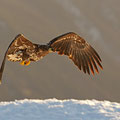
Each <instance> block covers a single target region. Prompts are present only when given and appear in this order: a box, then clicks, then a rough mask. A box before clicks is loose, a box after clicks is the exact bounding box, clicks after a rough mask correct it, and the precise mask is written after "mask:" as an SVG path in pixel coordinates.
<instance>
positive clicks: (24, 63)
mask: <svg viewBox="0 0 120 120" xmlns="http://www.w3.org/2000/svg"><path fill="white" fill-rule="evenodd" d="M20 64H21V65H26V66H28V65H29V64H30V60H28V61H22V62H21V63H20Z"/></svg>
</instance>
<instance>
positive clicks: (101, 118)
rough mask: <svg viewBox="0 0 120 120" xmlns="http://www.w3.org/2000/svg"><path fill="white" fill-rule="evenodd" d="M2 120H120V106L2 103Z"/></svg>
mask: <svg viewBox="0 0 120 120" xmlns="http://www.w3.org/2000/svg"><path fill="white" fill-rule="evenodd" d="M0 120H120V104H119V103H115V102H109V101H97V100H74V99H71V100H57V99H47V100H28V99H25V100H16V101H13V102H1V103H0Z"/></svg>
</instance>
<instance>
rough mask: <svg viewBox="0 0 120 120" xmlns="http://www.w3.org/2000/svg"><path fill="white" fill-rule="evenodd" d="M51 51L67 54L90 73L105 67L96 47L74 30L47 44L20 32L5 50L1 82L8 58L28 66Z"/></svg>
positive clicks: (80, 67)
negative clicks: (30, 38)
mask: <svg viewBox="0 0 120 120" xmlns="http://www.w3.org/2000/svg"><path fill="white" fill-rule="evenodd" d="M51 52H57V53H58V54H59V55H67V56H68V57H69V58H70V59H72V61H73V62H74V64H75V65H76V66H77V67H78V68H79V69H80V70H83V72H84V73H88V74H89V75H90V73H92V74H93V75H94V73H95V72H94V71H96V72H97V73H99V71H98V67H97V65H98V66H99V67H100V68H101V69H103V67H102V65H101V62H102V61H101V58H100V56H99V55H98V53H97V52H96V51H95V49H94V48H93V47H92V46H91V45H90V44H89V43H88V42H87V41H86V40H84V39H83V38H82V37H80V36H79V35H78V34H76V33H74V32H69V33H65V34H62V35H60V36H58V37H56V38H54V39H52V40H51V41H50V42H49V43H47V44H45V45H40V44H35V43H32V42H31V41H29V40H28V39H27V38H26V37H25V36H24V35H23V34H18V35H17V36H16V37H15V38H14V39H13V41H12V42H11V43H10V45H9V47H8V49H7V50H6V52H5V55H4V59H3V61H2V65H1V68H0V82H1V79H2V74H3V70H4V66H5V61H6V58H7V59H8V61H12V62H20V64H21V65H26V66H27V65H29V64H30V62H36V61H38V60H40V59H42V58H43V57H44V56H46V55H47V54H49V53H51Z"/></svg>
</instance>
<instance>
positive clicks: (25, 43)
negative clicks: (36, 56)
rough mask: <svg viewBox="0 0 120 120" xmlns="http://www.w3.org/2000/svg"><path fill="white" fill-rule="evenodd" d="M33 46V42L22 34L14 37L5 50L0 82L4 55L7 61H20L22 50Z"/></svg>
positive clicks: (3, 63)
mask: <svg viewBox="0 0 120 120" xmlns="http://www.w3.org/2000/svg"><path fill="white" fill-rule="evenodd" d="M33 46H34V45H33V43H32V42H30V41H29V40H27V39H26V38H25V37H24V36H23V35H22V34H19V35H17V36H16V37H15V39H14V40H13V41H12V42H11V43H10V45H9V47H8V49H7V50H6V52H5V55H4V59H3V62H2V65H1V68H0V82H1V79H2V74H3V70H4V66H5V61H6V57H7V58H8V60H9V61H14V62H16V61H22V56H23V51H24V50H25V49H27V48H29V47H31V48H32V47H33Z"/></svg>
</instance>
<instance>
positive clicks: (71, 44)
mask: <svg viewBox="0 0 120 120" xmlns="http://www.w3.org/2000/svg"><path fill="white" fill-rule="evenodd" d="M48 45H49V46H50V47H51V48H52V50H53V51H54V52H55V51H57V52H58V53H59V54H64V55H67V56H69V58H70V59H72V60H73V62H74V63H75V65H77V66H78V68H79V69H80V70H81V68H82V70H83V71H84V73H86V72H87V73H88V74H90V71H91V73H92V74H94V69H95V71H96V72H97V73H98V72H99V71H98V68H97V65H98V66H99V67H100V68H101V69H102V65H101V58H100V56H99V55H98V53H97V52H96V51H95V49H94V48H93V47H92V46H91V45H90V44H88V42H86V41H85V40H84V39H83V38H82V37H80V36H79V35H77V34H76V33H73V32H70V33H66V34H63V35H61V36H58V37H56V38H54V39H53V40H51V41H50V42H49V43H48ZM96 63H97V65H96ZM93 66H94V68H93Z"/></svg>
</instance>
